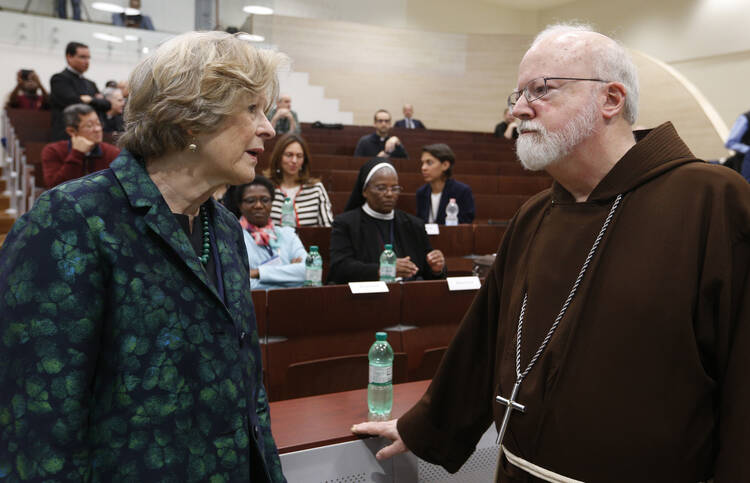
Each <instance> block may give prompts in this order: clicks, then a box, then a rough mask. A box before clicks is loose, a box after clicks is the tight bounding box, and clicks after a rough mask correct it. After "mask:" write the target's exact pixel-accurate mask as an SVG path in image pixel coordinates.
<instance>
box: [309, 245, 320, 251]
mask: <svg viewBox="0 0 750 483" xmlns="http://www.w3.org/2000/svg"><path fill="white" fill-rule="evenodd" d="M310 251H311V252H317V251H318V247H317V245H310Z"/></svg>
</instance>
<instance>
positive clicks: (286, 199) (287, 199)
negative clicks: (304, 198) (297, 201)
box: [284, 196, 292, 201]
mask: <svg viewBox="0 0 750 483" xmlns="http://www.w3.org/2000/svg"><path fill="white" fill-rule="evenodd" d="M284 201H292V199H291V198H290V197H288V196H287V197H286V198H284Z"/></svg>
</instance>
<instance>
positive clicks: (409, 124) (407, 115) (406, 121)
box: [395, 104, 425, 129]
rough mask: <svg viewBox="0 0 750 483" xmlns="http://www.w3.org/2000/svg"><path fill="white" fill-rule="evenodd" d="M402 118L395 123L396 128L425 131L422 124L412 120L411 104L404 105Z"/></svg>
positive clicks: (412, 108) (412, 110) (417, 120)
mask: <svg viewBox="0 0 750 483" xmlns="http://www.w3.org/2000/svg"><path fill="white" fill-rule="evenodd" d="M403 112H404V118H403V119H401V120H399V121H396V125H395V126H396V127H404V128H406V129H425V127H424V124H422V121H420V120H419V119H414V118H412V116H413V115H414V106H412V105H411V104H404V109H403Z"/></svg>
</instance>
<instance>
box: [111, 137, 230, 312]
mask: <svg viewBox="0 0 750 483" xmlns="http://www.w3.org/2000/svg"><path fill="white" fill-rule="evenodd" d="M110 168H112V171H113V172H114V174H115V177H116V178H117V180H118V181H119V183H120V185H121V186H122V189H123V191H124V192H125V194H126V195H127V197H128V201H129V202H130V205H131V206H133V207H135V208H142V209H145V208H148V211H147V212H146V214H145V215H144V216H143V220H144V222H145V223H146V225H147V226H148V227H149V228H150V229H151V231H153V232H154V233H155V234H156V235H157V236H159V237H160V238H161V239H162V240H164V242H165V243H166V244H167V245H168V246H169V247H170V248H171V249H172V251H174V252H175V253H176V254H177V255H178V256H179V257H180V259H181V260H182V261H183V262H184V263H185V265H187V267H188V268H189V269H190V271H191V272H192V273H193V274H194V275H195V276H196V277H198V279H199V280H200V281H201V282H202V283H203V285H205V286H206V288H208V289H209V290H210V291H211V293H213V294H214V296H215V297H216V298H217V299H219V300H220V301H221V302H222V304H223V300H221V298H220V297H219V294H218V292H217V291H216V288H215V287H214V286H213V284H211V283H210V282H209V280H208V277H207V275H206V272H205V270H204V269H203V266H202V265H201V263H200V262H199V261H198V257H197V255H196V254H195V250H193V246H192V245H191V244H190V240H188V237H187V235H186V234H185V232H184V231H183V230H182V228H181V227H180V225H179V223H177V220H176V219H175V217H174V215H173V214H172V212H171V211H170V210H169V206H167V202H166V201H164V197H163V196H162V195H161V192H160V191H159V189H158V188H157V187H156V185H155V184H154V182H153V181H151V178H150V177H149V175H148V173H147V172H146V168H145V167H144V165H143V164H142V163H141V162H140V161H139V160H137V159H136V158H135V157H133V156H132V155H131V154H130V153H128V152H127V151H125V150H123V151H122V152H121V153H120V156H119V157H118V158H117V159H116V160H115V161H114V162H113V163H112V164H111V165H110Z"/></svg>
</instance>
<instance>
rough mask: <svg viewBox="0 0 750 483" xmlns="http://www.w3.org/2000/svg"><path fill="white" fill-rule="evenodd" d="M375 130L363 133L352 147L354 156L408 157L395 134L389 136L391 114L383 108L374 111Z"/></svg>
mask: <svg viewBox="0 0 750 483" xmlns="http://www.w3.org/2000/svg"><path fill="white" fill-rule="evenodd" d="M374 121H375V132H374V133H372V134H365V135H364V136H362V137H361V138H359V141H357V147H356V148H355V149H354V155H355V156H362V157H368V158H372V157H373V156H379V157H388V158H408V157H409V155H408V154H407V152H406V149H404V146H403V145H402V144H401V140H400V139H399V138H397V137H396V136H391V135H390V134H389V133H390V131H391V114H390V113H389V112H388V111H386V110H385V109H378V110H377V111H375V116H374Z"/></svg>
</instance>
